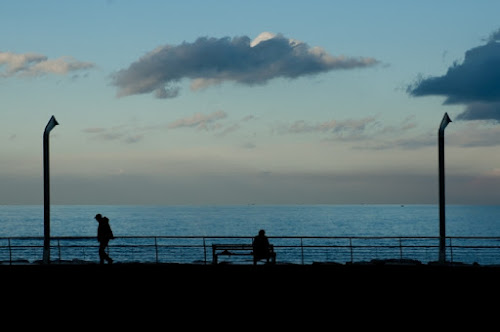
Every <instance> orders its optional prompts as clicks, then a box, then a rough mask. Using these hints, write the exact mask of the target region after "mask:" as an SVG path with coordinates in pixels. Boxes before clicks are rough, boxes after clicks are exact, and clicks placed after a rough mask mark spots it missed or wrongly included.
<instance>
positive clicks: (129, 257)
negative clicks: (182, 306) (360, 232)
mask: <svg viewBox="0 0 500 332" xmlns="http://www.w3.org/2000/svg"><path fill="white" fill-rule="evenodd" d="M269 239H270V241H271V242H272V243H273V244H274V248H275V251H276V254H277V262H279V263H280V262H281V263H292V264H311V263H314V262H337V263H355V262H364V261H372V260H377V259H379V260H380V259H382V260H387V259H396V260H414V261H418V262H422V263H428V262H431V261H437V259H438V254H439V237H424V236H413V237H412V236H385V237H384V236H365V237H359V236H349V237H346V236H274V237H269ZM251 241H252V237H250V236H120V237H116V239H115V240H113V241H111V242H110V246H109V253H110V255H111V256H112V257H113V259H114V260H115V261H116V262H145V263H146V262H147V263H196V264H210V263H212V257H211V254H209V253H211V249H210V248H211V245H212V244H213V243H225V244H228V243H251ZM50 246H51V251H52V259H53V262H60V263H61V262H82V263H84V262H89V263H91V262H97V261H98V260H99V257H98V243H97V241H96V239H95V237H72V236H60V237H52V238H51V241H50ZM42 254H43V237H0V263H2V264H23V263H33V262H38V261H41V259H42ZM446 258H447V261H450V262H462V263H478V264H481V265H500V237H488V236H486V237H472V236H471V237H465V236H462V237H447V238H446ZM219 261H224V259H223V258H220V259H219ZM250 261H251V258H248V257H231V259H230V262H231V263H232V264H248V263H250Z"/></svg>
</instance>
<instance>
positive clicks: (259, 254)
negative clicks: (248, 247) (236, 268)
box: [252, 229, 274, 265]
mask: <svg viewBox="0 0 500 332" xmlns="http://www.w3.org/2000/svg"><path fill="white" fill-rule="evenodd" d="M252 246H253V264H254V265H256V264H257V262H258V261H259V260H261V259H266V261H267V263H269V258H271V257H273V258H274V253H273V252H272V251H271V248H270V247H271V245H270V244H269V239H268V238H267V236H266V231H265V230H263V229H261V230H260V231H259V235H257V236H256V237H254V238H253V243H252Z"/></svg>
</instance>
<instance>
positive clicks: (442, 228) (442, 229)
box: [438, 113, 451, 264]
mask: <svg viewBox="0 0 500 332" xmlns="http://www.w3.org/2000/svg"><path fill="white" fill-rule="evenodd" d="M450 122H451V119H450V117H449V116H448V113H444V116H443V119H442V120H441V125H440V126H439V131H438V144H439V263H441V264H443V263H445V262H446V220H445V200H444V199H445V191H444V129H445V128H446V126H447V125H448V124H449V123H450Z"/></svg>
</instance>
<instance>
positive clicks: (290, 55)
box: [112, 32, 378, 98]
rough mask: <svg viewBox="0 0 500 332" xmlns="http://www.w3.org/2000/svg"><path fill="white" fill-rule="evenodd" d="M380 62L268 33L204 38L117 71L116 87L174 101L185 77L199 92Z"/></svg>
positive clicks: (161, 50) (163, 50) (159, 51)
mask: <svg viewBox="0 0 500 332" xmlns="http://www.w3.org/2000/svg"><path fill="white" fill-rule="evenodd" d="M377 63H378V61H377V60H376V59H374V58H367V57H346V56H332V55H330V54H329V53H327V52H326V51H325V50H324V49H322V48H320V47H310V46H309V45H307V44H306V43H303V42H301V41H297V40H294V39H289V38H286V37H284V36H283V35H281V34H272V33H269V32H264V33H262V34H260V35H259V36H258V37H257V38H255V39H254V40H253V41H252V40H250V38H249V37H246V36H243V37H233V38H230V37H224V38H208V37H202V38H198V39H197V40H196V41H195V42H193V43H188V42H184V43H182V44H180V45H165V46H161V47H158V48H156V49H155V50H153V51H151V52H149V53H147V54H146V55H144V56H143V57H141V58H140V59H139V60H137V61H135V62H134V63H132V64H131V65H130V66H129V67H128V68H126V69H122V70H119V71H118V72H116V73H114V74H113V75H112V84H113V85H115V86H116V87H117V88H118V92H117V95H118V96H119V97H123V96H130V95H135V94H144V93H153V94H154V95H155V97H157V98H173V97H176V96H177V95H178V94H179V87H178V86H176V84H178V83H179V81H181V80H182V79H190V80H191V89H192V90H198V89H202V88H206V87H208V86H211V85H215V84H220V83H222V82H226V81H232V82H237V83H240V84H245V85H256V84H265V83H267V82H268V81H269V80H271V79H274V78H278V77H283V78H290V79H295V78H299V77H302V76H307V75H315V74H319V73H324V72H328V71H331V70H340V69H353V68H364V67H370V66H373V65H376V64H377Z"/></svg>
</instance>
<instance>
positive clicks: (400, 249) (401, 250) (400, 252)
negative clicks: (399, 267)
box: [399, 238, 403, 260]
mask: <svg viewBox="0 0 500 332" xmlns="http://www.w3.org/2000/svg"><path fill="white" fill-rule="evenodd" d="M399 259H401V260H402V259H403V239H401V238H399Z"/></svg>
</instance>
